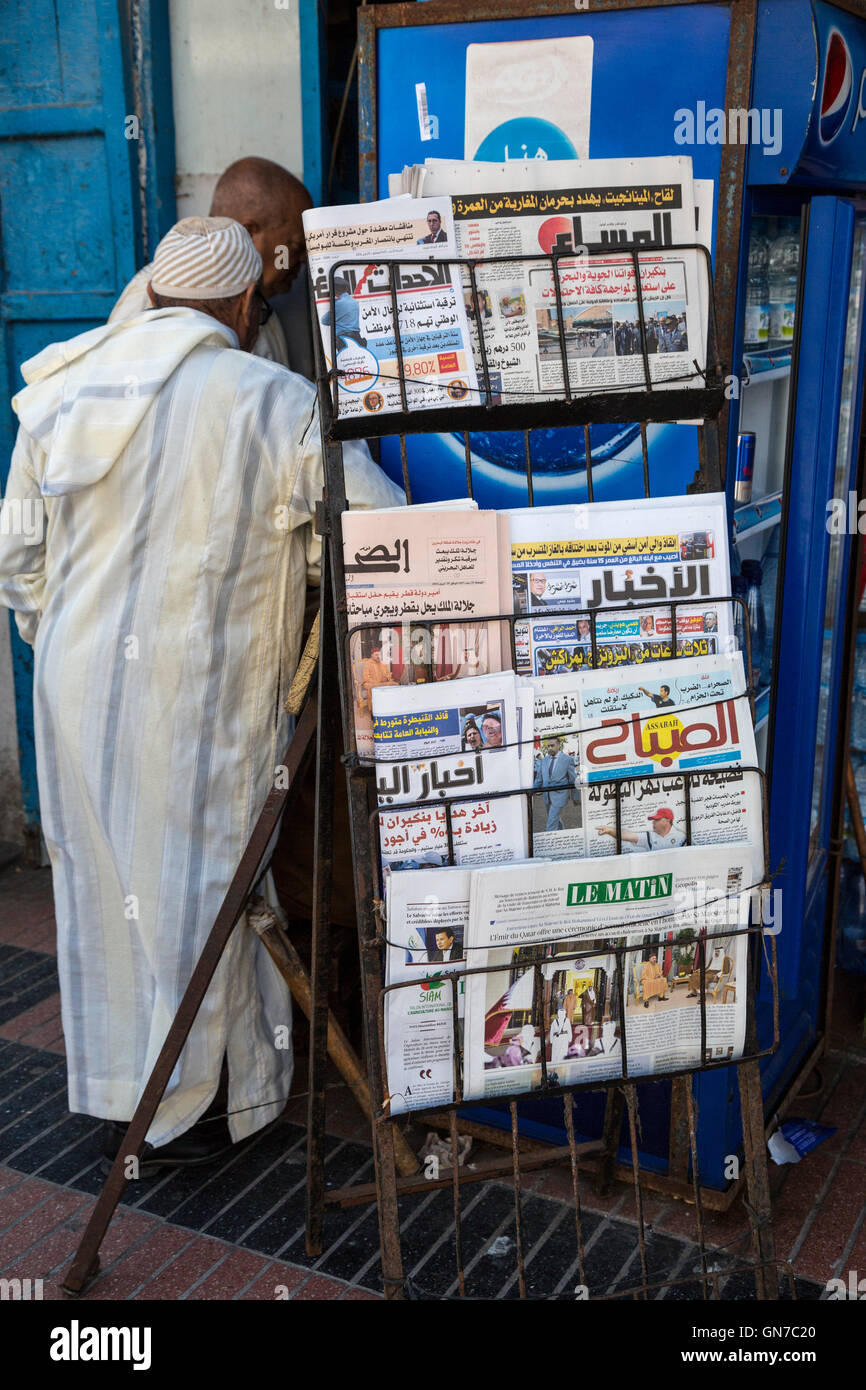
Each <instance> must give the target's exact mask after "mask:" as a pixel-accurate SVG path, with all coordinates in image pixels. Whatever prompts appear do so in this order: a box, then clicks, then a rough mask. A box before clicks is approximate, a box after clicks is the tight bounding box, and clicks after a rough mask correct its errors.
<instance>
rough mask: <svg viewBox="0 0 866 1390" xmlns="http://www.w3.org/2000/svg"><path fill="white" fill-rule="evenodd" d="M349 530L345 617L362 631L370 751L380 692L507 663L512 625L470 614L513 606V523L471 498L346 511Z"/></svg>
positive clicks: (356, 643)
mask: <svg viewBox="0 0 866 1390" xmlns="http://www.w3.org/2000/svg"><path fill="white" fill-rule="evenodd" d="M342 531H343V564H344V570H345V576H346V606H347V621H348V626H349V629H350V631H351V630H352V629H353V628H360V629H361V630H360V631H355V632H352V633H351V637H350V646H349V662H350V666H351V679H352V692H353V697H354V698H353V713H354V723H355V738H356V743H357V748H358V752H359V753H360V754H362V755H363V756H365V757H369V756H371V755H372V753H373V724H372V697H373V691H374V690H376V689H378V688H380V687H393V686H415V687H418V686H427V687H431V688H432V687H433V686H438V684H439V683H440V682H445V681H449V680H453V679H458V678H461V677H466V676H480V675H486V674H487V673H488V672H490V671H499V670H501V669H502V664H503V662H502V651H503V645H502V643H503V637H504V636H505V637H506V640H507V634H506V633H505V624H503V623H496V622H492V623H479V622H477V621H472V620H473V618H478V617H480V616H487V615H490V614H496V613H505V612H507V611H508V608H509V605H508V603H507V601H506V596H505V594H504V593H503V592H502V587H501V582H500V555H501V553H503V547H504V548H505V551H506V552H507V539H506V540H505V541H503V540H502V538H501V537H502V536H503V534H506V532H507V522H506V521H505V519H504V518H500V517H499V515H498V514H497V513H496V512H483V511H478V510H477V509H473V508H471V507H470V506H468V504H467V505H466V506H465V507H463V508H462V509H461V510H457V509H455V508H453V507H449V506H446V507H443V508H434V507H400V508H397V509H396V510H394V511H391V510H388V509H386V510H384V511H378V512H374V511H347V512H345V513H344V515H343V517H342ZM437 619H438V620H439V621H438V622H437V621H436V620H437ZM443 619H452V620H454V619H461V621H459V622H457V621H451V622H444V621H443ZM463 620H465V621H463ZM506 650H507V646H506ZM508 664H510V655H509V662H508Z"/></svg>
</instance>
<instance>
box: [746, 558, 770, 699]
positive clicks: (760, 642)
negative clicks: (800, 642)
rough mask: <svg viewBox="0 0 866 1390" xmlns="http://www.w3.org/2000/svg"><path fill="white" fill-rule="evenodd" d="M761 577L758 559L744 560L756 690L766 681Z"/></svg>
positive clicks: (764, 627) (765, 627)
mask: <svg viewBox="0 0 866 1390" xmlns="http://www.w3.org/2000/svg"><path fill="white" fill-rule="evenodd" d="M761 578H762V575H761V562H760V560H744V561H743V573H742V579H743V582H744V583H745V586H746V611H747V613H748V617H749V636H750V637H751V641H752V676H753V679H754V682H755V688H756V689H757V690H761V689H762V688H763V686H764V685H766V683H767V681H766V676H767V658H766V650H767V623H766V619H765V618H764V605H763V604H762V603H761Z"/></svg>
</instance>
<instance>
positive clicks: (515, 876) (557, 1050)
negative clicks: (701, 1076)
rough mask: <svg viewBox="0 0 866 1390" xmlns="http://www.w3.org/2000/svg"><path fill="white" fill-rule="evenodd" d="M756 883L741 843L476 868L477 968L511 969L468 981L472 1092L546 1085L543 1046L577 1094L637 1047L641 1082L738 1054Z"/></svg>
mask: <svg viewBox="0 0 866 1390" xmlns="http://www.w3.org/2000/svg"><path fill="white" fill-rule="evenodd" d="M750 886H751V879H750V863H749V855H748V851H747V850H745V849H744V848H742V847H737V846H728V845H725V846H713V847H708V848H696V847H684V848H682V849H678V850H667V851H661V852H656V853H652V854H635V855H629V856H618V857H617V858H616V859H613V860H605V861H603V862H602V861H598V860H584V861H573V862H572V861H568V862H560V861H548V862H546V863H538V862H536V861H532V862H530V863H527V864H517V865H505V866H503V867H502V868H500V869H497V870H493V869H478V870H475V871H474V872H473V874H472V884H471V899H470V913H469V926H468V933H467V939H466V954H467V956H468V964H470V965H471V966H472V967H476V966H477V967H482V966H500V967H501V969H499V970H494V971H491V972H490V973H487V974H478V975H467V977H466V1008H465V1025H464V1038H465V1042H464V1083H463V1091H464V1095H465V1096H466V1097H467V1098H468V1099H474V1098H478V1099H481V1098H483V1097H489V1096H495V1095H507V1094H509V1093H515V1092H521V1091H530V1090H534V1089H538V1088H539V1087H540V1086H541V1084H542V1068H541V1055H542V1051H544V1057H545V1062H546V1065H547V1080H548V1084H550V1085H557V1084H558V1085H566V1086H568V1085H577V1084H579V1083H581V1082H583V1081H595V1080H604V1079H609V1078H610V1077H613V1076H617V1075H620V1074H621V1073H622V1069H623V1045H625V1049H626V1052H627V1057H628V1071H629V1074H630V1075H633V1076H639V1075H649V1074H653V1073H660V1072H667V1071H677V1070H685V1069H687V1068H689V1067H694V1066H698V1065H700V1064H702V1063H703V1062H707V1061H718V1060H729V1061H734V1060H736V1059H737V1058H738V1057H740V1056H741V1055H742V1051H743V1046H744V1039H745V1019H746V961H747V950H746V942H747V940H748V937H747V935H746V933H745V929H746V928H747V927H748V924H749V908H750V894H749V892H748V891H747V890H748V889H749V888H750ZM738 933H739V934H738ZM615 944H621V945H624V946H626V947H627V948H628V951H627V954H626V955H625V956H624V960H625V963H626V964H625V970H624V978H620V977H619V975H618V972H617V966H616V956H615V955H614V954H613V951H612V950H611V947H612V946H613V945H615ZM701 950H703V953H704V962H703V975H702V971H701V961H700V952H701ZM702 983H703V997H704V1005H705V1018H706V1034H705V1037H704V1039H703V1044H702V1037H701V1008H700V1004H701V989H702ZM623 1003H624V1005H625V1008H624V1015H623Z"/></svg>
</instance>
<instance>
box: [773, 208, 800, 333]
mask: <svg viewBox="0 0 866 1390" xmlns="http://www.w3.org/2000/svg"><path fill="white" fill-rule="evenodd" d="M799 267H800V237H799V235H798V233H797V232H796V231H795V230H794V228H793V227H791V226H790V225H789V226H787V227H786V228H785V230H784V231H783V232H781V233H780V235H779V236H777V237H776V239H775V241H774V242H773V244H772V245H771V247H770V266H769V280H770V346H771V347H785V346H790V345H791V343H792V342H793V340H794V313H795V311H796V306H797V280H798V275H799Z"/></svg>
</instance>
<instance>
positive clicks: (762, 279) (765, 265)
mask: <svg viewBox="0 0 866 1390" xmlns="http://www.w3.org/2000/svg"><path fill="white" fill-rule="evenodd" d="M769 266H770V243H769V241H768V240H767V238H766V237H765V236H764V233H763V232H762V231H761V230H760V228H759V227H758V226H757V225H754V226H753V227H752V233H751V236H750V237H749V268H748V272H747V279H746V323H745V332H744V335H743V346H744V347H745V348H746V350H747V351H748V350H751V351H753V352H754V350H755V348H765V347H767V345H768V342H769V338H770V274H769Z"/></svg>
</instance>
